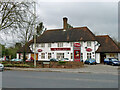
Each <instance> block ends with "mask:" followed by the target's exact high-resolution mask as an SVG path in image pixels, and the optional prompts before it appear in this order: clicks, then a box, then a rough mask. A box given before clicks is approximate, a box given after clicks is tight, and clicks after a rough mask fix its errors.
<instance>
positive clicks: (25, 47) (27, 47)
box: [17, 44, 33, 53]
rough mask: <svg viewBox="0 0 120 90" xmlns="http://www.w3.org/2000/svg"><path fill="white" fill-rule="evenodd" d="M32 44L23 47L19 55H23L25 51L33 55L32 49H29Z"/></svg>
mask: <svg viewBox="0 0 120 90" xmlns="http://www.w3.org/2000/svg"><path fill="white" fill-rule="evenodd" d="M29 45H30V44H27V45H24V46H23V47H21V48H20V49H19V50H18V51H17V53H23V52H24V51H25V52H26V53H33V52H32V51H31V50H30V47H29Z"/></svg>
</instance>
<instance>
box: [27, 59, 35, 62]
mask: <svg viewBox="0 0 120 90" xmlns="http://www.w3.org/2000/svg"><path fill="white" fill-rule="evenodd" d="M33 61H34V60H31V59H27V60H25V62H33Z"/></svg>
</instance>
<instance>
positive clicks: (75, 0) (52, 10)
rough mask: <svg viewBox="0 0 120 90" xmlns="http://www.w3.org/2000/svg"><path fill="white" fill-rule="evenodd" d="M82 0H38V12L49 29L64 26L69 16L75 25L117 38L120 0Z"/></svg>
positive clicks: (71, 22) (70, 22)
mask: <svg viewBox="0 0 120 90" xmlns="http://www.w3.org/2000/svg"><path fill="white" fill-rule="evenodd" d="M24 1H25V0H24ZM28 1H29V0H28ZM81 1H82V0H69V1H67V0H66V1H64V0H44V1H43V0H37V3H38V4H37V10H36V13H37V15H39V17H40V19H41V21H42V22H43V23H44V25H45V27H46V28H47V29H58V28H63V17H67V18H68V23H69V24H71V25H72V26H73V27H83V26H87V27H88V28H89V29H90V30H91V31H92V32H93V33H95V34H100V35H101V34H108V35H110V36H111V37H115V38H116V39H117V38H118V0H92V2H88V0H84V1H85V2H81ZM90 1H91V0H90ZM104 1H105V2H104ZM106 1H107V2H106ZM113 1H115V2H113ZM3 36H4V35H3ZM12 41H14V40H13V39H11V38H9V42H11V43H12ZM7 42H8V41H7Z"/></svg>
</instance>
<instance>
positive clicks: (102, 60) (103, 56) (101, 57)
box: [100, 53, 106, 63]
mask: <svg viewBox="0 0 120 90" xmlns="http://www.w3.org/2000/svg"><path fill="white" fill-rule="evenodd" d="M105 58H106V55H105V53H100V63H104V59H105Z"/></svg>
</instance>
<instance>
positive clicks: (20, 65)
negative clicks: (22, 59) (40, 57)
mask: <svg viewBox="0 0 120 90" xmlns="http://www.w3.org/2000/svg"><path fill="white" fill-rule="evenodd" d="M13 66H14V67H30V65H28V64H14V65H13Z"/></svg>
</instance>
